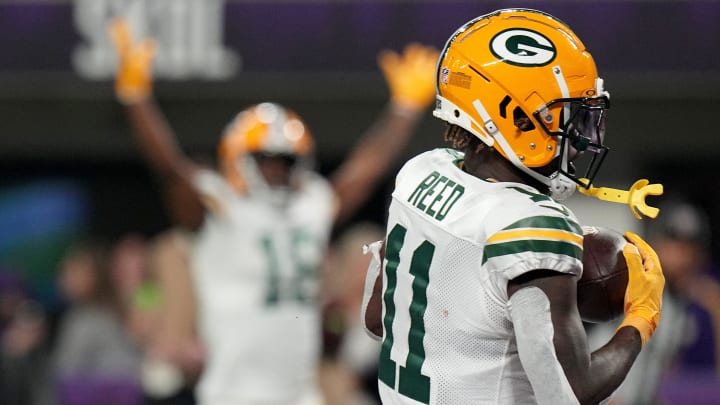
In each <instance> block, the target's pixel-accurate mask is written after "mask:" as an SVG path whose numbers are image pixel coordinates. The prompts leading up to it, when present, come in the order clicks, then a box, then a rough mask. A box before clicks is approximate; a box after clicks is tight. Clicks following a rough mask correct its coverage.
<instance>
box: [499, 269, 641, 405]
mask: <svg viewBox="0 0 720 405" xmlns="http://www.w3.org/2000/svg"><path fill="white" fill-rule="evenodd" d="M526 287H537V288H539V289H540V290H542V291H543V292H544V293H545V295H546V296H547V297H548V300H549V301H550V316H551V319H552V323H553V329H554V332H555V334H554V337H553V342H554V346H555V352H556V354H557V358H558V361H559V362H560V365H561V366H562V368H563V371H564V372H565V376H566V377H567V379H568V382H569V383H570V386H571V387H572V389H573V392H574V393H575V396H576V397H577V398H578V400H579V401H580V403H581V404H597V403H598V402H600V401H602V400H604V399H605V398H607V397H609V396H610V395H611V394H612V392H613V391H615V389H617V387H619V386H620V384H621V383H622V381H623V380H624V379H625V376H626V375H627V373H628V372H629V371H630V367H631V366H632V364H633V362H634V361H635V359H636V358H637V356H638V354H639V353H640V349H641V339H640V334H639V332H638V331H637V329H635V328H633V327H623V328H621V329H620V330H618V331H617V332H616V333H615V335H614V336H613V337H612V339H610V341H609V342H608V343H607V344H606V345H605V346H603V347H602V348H600V349H598V350H596V351H595V352H592V353H591V352H590V349H589V347H588V342H587V336H586V335H585V330H584V329H583V325H582V321H581V319H580V314H579V313H578V310H577V296H576V288H577V278H576V277H575V276H571V275H567V274H562V273H558V272H554V271H551V270H536V271H533V272H530V273H526V274H525V275H523V276H520V277H518V278H516V279H514V280H511V281H510V283H509V284H508V297H510V296H512V294H514V293H515V292H517V291H518V290H520V289H521V288H526Z"/></svg>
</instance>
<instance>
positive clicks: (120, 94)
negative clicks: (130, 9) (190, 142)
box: [110, 18, 155, 104]
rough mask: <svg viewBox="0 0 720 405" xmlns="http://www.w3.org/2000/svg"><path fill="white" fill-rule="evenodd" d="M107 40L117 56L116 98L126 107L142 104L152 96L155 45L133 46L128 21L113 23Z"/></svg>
mask: <svg viewBox="0 0 720 405" xmlns="http://www.w3.org/2000/svg"><path fill="white" fill-rule="evenodd" d="M110 38H111V39H112V40H113V43H114V44H115V49H116V51H117V53H118V59H119V65H118V70H117V76H116V77H115V95H116V96H117V98H118V99H119V100H120V101H121V102H122V103H125V104H132V103H135V102H137V101H140V100H143V99H145V98H147V97H148V96H150V94H151V93H152V59H153V56H154V54H155V43H154V41H152V40H150V39H145V40H143V41H142V42H133V40H132V36H131V35H130V27H129V26H128V23H127V21H125V20H123V19H120V18H118V19H115V20H113V22H112V23H111V25H110Z"/></svg>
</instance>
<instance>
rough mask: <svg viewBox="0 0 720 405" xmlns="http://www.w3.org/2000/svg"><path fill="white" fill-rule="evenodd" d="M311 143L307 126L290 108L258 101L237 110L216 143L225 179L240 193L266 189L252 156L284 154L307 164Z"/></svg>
mask: <svg viewBox="0 0 720 405" xmlns="http://www.w3.org/2000/svg"><path fill="white" fill-rule="evenodd" d="M313 148H314V142H313V139H312V136H311V135H310V132H309V131H308V128H307V125H305V123H304V122H303V121H302V120H301V119H300V117H299V116H298V115H297V114H296V113H295V112H293V111H291V110H289V109H286V108H284V107H282V106H280V105H279V104H275V103H261V104H257V105H254V106H252V107H250V108H248V109H246V110H243V111H241V112H239V113H238V114H237V115H236V116H235V118H234V119H233V120H232V121H231V122H230V124H229V125H228V126H227V128H226V129H225V132H224V133H223V136H222V140H221V141H220V146H219V151H218V153H219V157H220V165H221V169H222V171H223V174H224V175H225V178H226V179H227V180H228V181H229V182H230V184H231V185H232V186H233V187H234V188H235V189H236V190H238V191H240V192H248V191H253V189H257V188H267V187H268V186H267V184H266V183H265V181H264V178H263V177H262V175H261V174H260V171H259V169H258V167H257V162H256V161H255V159H254V158H253V155H256V154H262V155H269V156H280V157H287V158H288V160H290V161H292V162H293V164H294V166H302V165H303V164H305V166H307V165H309V161H310V159H311V155H312V152H313Z"/></svg>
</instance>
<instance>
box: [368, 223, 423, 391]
mask: <svg viewBox="0 0 720 405" xmlns="http://www.w3.org/2000/svg"><path fill="white" fill-rule="evenodd" d="M406 233H407V230H406V229H405V228H404V227H403V226H402V225H400V224H397V225H395V226H394V227H393V229H392V230H391V231H390V234H389V235H388V238H387V245H386V247H385V262H386V265H385V275H386V277H387V286H386V289H385V294H384V295H383V304H384V306H385V317H384V318H383V327H384V329H385V339H384V340H383V342H382V348H381V350H380V367H379V369H378V374H379V377H378V378H379V379H380V381H382V382H383V383H385V385H387V386H388V387H391V388H392V389H397V391H398V392H399V393H400V394H402V395H404V396H406V397H409V398H412V399H414V400H416V401H418V402H422V403H424V404H428V403H430V378H429V377H428V376H426V375H423V374H422V365H423V363H425V347H424V346H423V338H424V337H425V322H424V320H423V317H424V316H425V310H426V309H427V287H428V280H429V271H430V262H431V261H432V257H433V254H434V253H435V245H433V244H432V243H430V242H428V241H423V242H422V243H421V244H420V246H418V247H417V249H415V250H414V251H413V254H412V259H411V261H410V274H411V275H412V276H413V282H412V302H411V303H410V308H408V311H409V313H410V330H409V331H408V335H407V350H408V355H407V358H406V359H405V366H404V367H403V366H400V367H399V371H398V370H397V369H398V367H397V365H396V364H395V361H394V360H392V359H391V358H390V351H391V349H392V347H393V344H401V342H399V341H398V342H396V341H395V336H394V335H393V329H392V323H393V320H394V319H395V310H396V308H395V300H394V295H395V289H396V288H397V269H398V266H399V265H400V250H401V249H402V247H403V244H404V243H405V234H406ZM402 343H405V342H402ZM396 377H397V378H396ZM396 380H397V381H396ZM396 383H397V384H396Z"/></svg>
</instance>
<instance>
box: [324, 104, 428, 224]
mask: <svg viewBox="0 0 720 405" xmlns="http://www.w3.org/2000/svg"><path fill="white" fill-rule="evenodd" d="M421 114H422V111H414V110H408V109H404V108H403V107H399V106H396V105H394V104H392V103H391V104H389V105H388V107H387V108H386V109H385V110H384V111H383V112H382V113H381V116H380V117H379V118H378V120H377V121H376V122H375V123H373V125H372V126H371V127H370V128H369V129H368V131H367V132H366V133H365V134H364V135H363V136H362V138H361V139H360V141H358V143H357V145H356V146H355V148H354V149H353V150H352V152H351V153H350V155H349V156H348V157H347V159H346V160H345V162H344V163H343V164H342V165H341V166H340V167H339V168H338V169H337V170H336V171H335V172H334V173H333V174H332V175H331V176H330V181H331V184H332V187H333V189H334V190H335V194H336V196H337V199H338V201H337V204H338V205H337V209H336V215H335V218H336V221H337V222H342V221H345V220H347V219H349V218H350V217H351V216H352V214H353V213H355V211H357V209H358V208H359V207H360V206H362V204H363V203H364V202H365V201H367V199H368V198H369V197H370V196H372V195H373V190H374V188H375V187H376V186H377V184H378V182H379V181H380V180H381V179H382V178H383V176H384V175H385V173H387V172H388V171H389V169H390V168H391V167H392V164H393V163H394V162H395V160H396V159H397V158H398V157H399V155H400V153H401V152H402V151H403V150H404V149H405V147H406V146H407V144H408V141H409V140H410V138H411V136H412V134H413V131H414V130H415V127H416V126H417V123H418V121H419V119H420V118H421Z"/></svg>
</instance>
